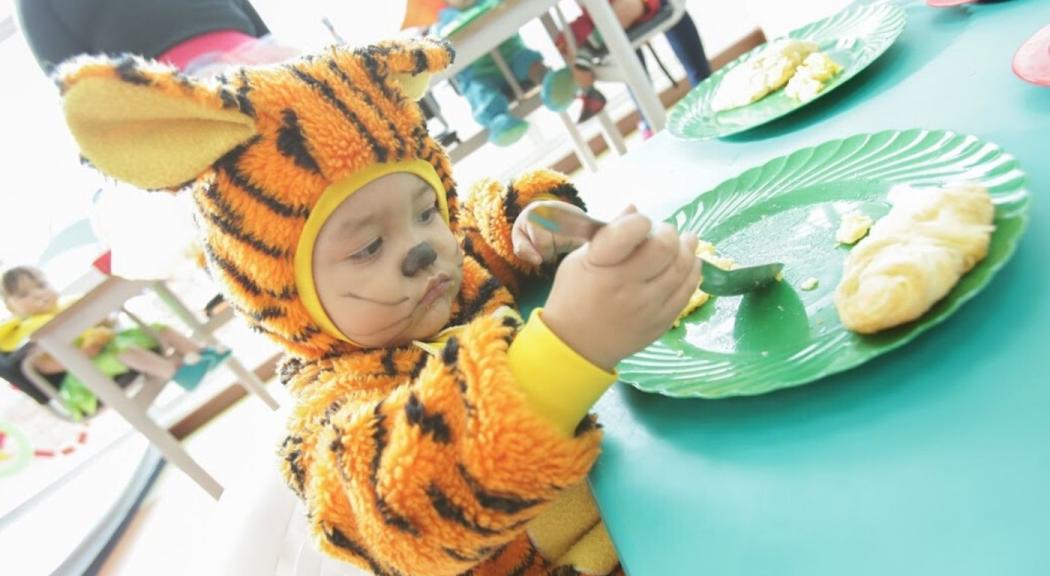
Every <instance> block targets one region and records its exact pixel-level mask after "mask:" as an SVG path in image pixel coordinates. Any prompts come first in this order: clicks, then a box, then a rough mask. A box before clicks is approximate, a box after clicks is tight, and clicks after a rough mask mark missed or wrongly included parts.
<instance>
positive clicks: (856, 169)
mask: <svg viewBox="0 0 1050 576" xmlns="http://www.w3.org/2000/svg"><path fill="white" fill-rule="evenodd" d="M964 182H966V183H976V184H981V185H983V186H985V187H987V188H988V191H989V193H990V194H991V196H992V201H993V202H994V203H995V207H996V209H995V233H994V234H993V235H992V241H991V245H990V247H989V249H988V255H987V257H985V259H984V260H982V261H981V263H980V264H978V265H977V266H976V267H975V268H974V269H973V270H971V271H970V272H969V273H968V274H966V275H965V276H963V278H962V279H961V280H960V281H959V283H958V284H956V285H955V288H954V289H952V291H951V292H950V293H949V294H948V296H946V297H945V298H944V299H942V300H941V301H940V302H938V303H937V304H936V305H934V307H933V308H932V309H930V310H929V311H928V312H927V313H926V314H925V315H924V316H923V317H922V318H920V319H919V320H917V321H915V322H912V323H910V324H906V325H903V326H899V327H897V328H894V329H890V330H887V331H885V332H882V333H879V334H876V335H874V336H859V335H857V334H854V333H852V332H850V331H848V330H846V329H845V327H843V326H842V324H841V323H840V322H839V319H838V313H837V312H836V310H835V305H834V303H833V301H832V295H833V293H834V291H835V287H836V286H837V285H838V282H839V279H840V278H841V276H842V263H843V260H844V259H845V256H846V254H847V253H848V251H849V248H848V247H845V246H841V245H838V244H836V242H835V231H836V230H837V229H838V226H839V223H840V222H841V220H842V216H843V215H845V214H848V213H850V212H855V211H860V212H863V213H865V214H867V215H868V216H870V217H871V218H872V219H874V220H877V219H878V218H880V217H882V216H883V215H885V214H886V213H887V212H888V211H889V209H890V204H889V202H888V200H887V194H888V193H889V191H890V189H891V188H894V187H895V186H899V185H906V186H909V187H910V188H911V189H912V190H913V192H914V193H916V194H921V193H922V192H923V191H924V190H929V189H932V188H936V187H941V186H945V185H951V184H953V183H956V184H957V183H964ZM1026 186H1027V184H1026V176H1025V174H1024V172H1022V171H1021V169H1020V168H1019V167H1018V165H1017V161H1016V160H1015V159H1014V158H1013V157H1012V156H1010V155H1009V154H1006V153H1005V152H1003V151H1002V150H1001V149H1000V148H998V147H997V146H996V145H994V144H991V143H989V142H983V141H981V140H979V139H977V138H975V137H973V136H963V135H959V134H955V133H952V132H946V131H928V130H917V129H916V130H907V131H904V132H898V131H887V132H879V133H876V134H861V135H858V136H853V137H850V138H846V139H845V140H834V141H831V142H825V143H824V144H821V145H819V146H816V147H813V148H804V149H802V150H798V151H796V152H794V153H792V154H789V155H787V156H782V157H780V158H776V159H774V160H771V161H769V162H767V163H766V164H764V165H762V166H759V167H757V168H752V169H750V170H747V171H746V172H744V173H742V174H740V175H739V176H737V177H735V178H732V179H730V180H727V181H725V182H723V183H722V184H720V185H718V186H717V187H716V188H714V189H713V190H711V191H709V192H706V193H704V194H701V195H700V196H699V197H698V198H697V199H696V200H694V201H692V202H690V203H689V204H687V205H686V206H683V207H682V208H680V209H679V210H678V211H677V212H675V213H674V214H673V215H672V216H671V218H670V219H669V221H670V222H672V223H673V224H675V225H676V226H677V227H678V229H679V230H694V231H696V232H697V233H698V234H699V236H700V237H701V238H703V239H704V240H707V241H709V242H712V243H714V245H715V246H717V247H718V251H719V252H721V253H722V254H725V255H727V256H729V257H731V258H733V259H734V260H735V261H736V262H738V263H740V264H742V265H746V264H755V263H761V262H783V263H784V264H785V267H784V281H783V282H780V283H779V284H776V285H774V286H773V287H771V288H768V289H766V290H763V291H759V292H755V293H752V294H749V295H747V296H744V297H736V298H729V297H725V298H711V300H710V301H708V302H707V303H706V304H705V305H704V306H703V307H702V308H700V309H699V310H698V311H696V312H694V313H693V314H692V315H690V316H689V317H687V318H686V319H685V320H684V321H683V322H682V325H681V326H679V327H678V328H676V329H674V330H671V331H670V332H668V333H666V334H665V335H664V336H663V337H662V338H661V339H660V340H658V341H656V342H655V343H654V344H652V345H651V346H649V347H648V348H647V349H645V350H644V351H642V352H640V353H638V354H635V355H634V356H632V357H630V358H628V359H626V360H624V361H623V362H622V363H621V364H620V366H619V371H620V378H621V380H623V381H625V382H628V383H631V384H633V385H634V386H636V387H637V388H639V389H641V390H645V391H648V392H657V393H660V394H665V395H668V396H678V397H703V398H720V397H725V396H742V395H751V394H762V393H765V392H770V391H772V390H777V389H779V388H785V387H789V386H797V385H800V384H805V383H807V382H811V381H813V380H816V379H818V378H822V377H824V376H827V375H829V374H834V373H836V372H841V371H843V370H846V369H849V368H852V367H854V366H857V365H859V364H861V363H863V362H867V361H868V360H871V359H872V358H874V357H876V356H878V355H880V354H883V353H885V352H888V351H890V350H892V349H894V348H897V347H898V346H902V345H904V344H905V343H907V342H909V341H911V340H912V339H913V338H915V337H916V336H918V335H919V334H921V333H922V332H924V331H926V330H928V329H929V328H931V327H932V326H934V325H936V324H937V323H939V322H941V321H942V320H944V319H945V318H947V317H948V316H949V315H951V314H952V313H953V312H954V311H955V310H956V309H958V308H959V307H960V306H961V305H962V304H963V303H964V302H966V301H967V300H969V299H970V298H972V297H974V296H975V295H976V294H977V293H978V292H979V291H980V290H981V288H983V287H984V286H985V284H987V283H988V282H989V281H990V280H991V279H992V276H993V275H994V274H995V272H996V271H997V270H999V268H1000V267H1002V266H1003V264H1005V263H1006V261H1007V260H1008V259H1009V258H1010V255H1011V254H1012V253H1013V251H1014V247H1015V246H1016V244H1017V241H1018V239H1019V238H1020V236H1021V233H1022V231H1023V230H1024V227H1025V223H1026V221H1027V218H1028V191H1027V188H1026ZM809 278H815V279H817V281H818V285H817V287H816V289H814V290H810V291H805V290H802V289H801V285H802V284H803V283H804V281H805V280H807V279H809Z"/></svg>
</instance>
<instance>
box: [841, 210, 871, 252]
mask: <svg viewBox="0 0 1050 576" xmlns="http://www.w3.org/2000/svg"><path fill="white" fill-rule="evenodd" d="M871 224H872V220H871V218H869V217H868V216H867V214H861V213H859V212H853V213H851V214H846V215H845V216H843V217H842V223H840V224H839V229H838V230H837V231H836V232H835V241H836V242H839V243H840V244H856V243H857V240H860V239H861V238H863V237H864V235H865V234H867V233H868V230H869V229H870V228H871Z"/></svg>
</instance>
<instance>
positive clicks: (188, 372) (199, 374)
mask: <svg viewBox="0 0 1050 576" xmlns="http://www.w3.org/2000/svg"><path fill="white" fill-rule="evenodd" d="M211 367H212V363H211V361H210V360H207V359H205V358H201V359H200V360H198V361H196V362H194V363H193V364H183V365H182V366H179V369H178V370H176V371H175V375H174V376H172V377H171V379H172V381H173V382H175V383H176V384H178V385H179V386H182V387H183V388H184V389H185V390H193V389H195V388H196V387H197V386H198V385H199V384H200V383H201V381H202V380H204V377H205V376H206V375H207V374H208V371H209V370H211Z"/></svg>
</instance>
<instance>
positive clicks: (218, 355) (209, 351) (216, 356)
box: [200, 346, 233, 368]
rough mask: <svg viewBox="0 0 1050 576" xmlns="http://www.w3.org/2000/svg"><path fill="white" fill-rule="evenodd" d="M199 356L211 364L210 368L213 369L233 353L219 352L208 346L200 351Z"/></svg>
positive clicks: (227, 351) (228, 351) (229, 351)
mask: <svg viewBox="0 0 1050 576" xmlns="http://www.w3.org/2000/svg"><path fill="white" fill-rule="evenodd" d="M200 354H201V358H202V359H204V360H207V361H209V362H211V368H215V367H217V366H219V365H220V364H222V363H223V362H225V361H226V359H227V358H229V357H230V354H233V351H232V350H223V351H222V352H219V351H218V350H216V349H214V348H212V347H210V346H209V347H208V348H205V349H204V350H201V352H200Z"/></svg>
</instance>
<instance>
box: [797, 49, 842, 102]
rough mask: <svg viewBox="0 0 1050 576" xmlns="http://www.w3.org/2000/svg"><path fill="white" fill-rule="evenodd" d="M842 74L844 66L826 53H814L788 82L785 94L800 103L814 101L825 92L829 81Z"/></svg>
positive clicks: (807, 57) (803, 62)
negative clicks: (825, 86)
mask: <svg viewBox="0 0 1050 576" xmlns="http://www.w3.org/2000/svg"><path fill="white" fill-rule="evenodd" d="M839 72H842V66H841V65H839V63H838V62H835V61H834V60H832V59H831V56H828V55H827V54H825V53H824V52H814V53H812V54H810V55H809V56H806V59H805V60H803V61H802V65H801V66H799V67H798V69H797V70H795V75H794V76H792V77H791V80H790V81H788V83H787V87H786V88H784V93H785V94H787V95H788V96H790V97H792V98H794V99H795V100H798V101H800V102H806V101H808V100H812V99H813V98H815V97H816V96H817V94H820V92H821V91H822V90H824V85H825V84H827V81H828V80H831V79H832V78H834V77H835V76H836V75H837V74H838V73H839Z"/></svg>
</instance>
